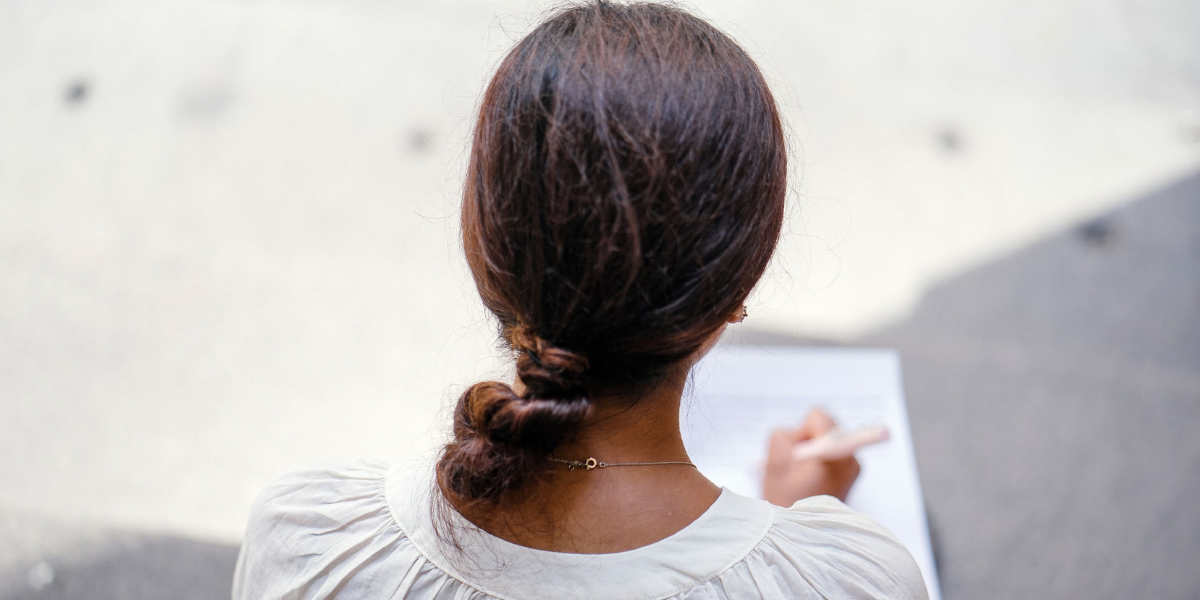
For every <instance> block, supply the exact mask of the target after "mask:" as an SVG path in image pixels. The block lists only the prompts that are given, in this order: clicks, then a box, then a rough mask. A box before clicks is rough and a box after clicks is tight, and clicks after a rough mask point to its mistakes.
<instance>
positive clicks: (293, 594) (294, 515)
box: [233, 464, 927, 600]
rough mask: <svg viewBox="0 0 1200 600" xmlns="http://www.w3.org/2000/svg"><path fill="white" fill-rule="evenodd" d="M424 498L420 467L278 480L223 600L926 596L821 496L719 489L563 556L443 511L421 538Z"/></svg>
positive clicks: (426, 521)
mask: <svg viewBox="0 0 1200 600" xmlns="http://www.w3.org/2000/svg"><path fill="white" fill-rule="evenodd" d="M433 489H434V487H433V478H432V469H420V470H413V469H404V468H397V469H389V468H388V467H386V466H384V465H378V464H360V465H329V466H314V467H306V468H302V469H298V470H295V471H292V472H291V473H289V474H287V475H285V476H283V477H282V478H280V479H279V480H277V481H276V482H275V483H273V484H272V485H271V486H270V487H268V488H267V489H266V490H265V491H264V492H263V493H262V494H261V495H260V496H259V498H258V501H257V502H256V503H255V505H254V509H253V512H252V514H251V517H250V523H249V527H248V528H247V531H246V539H245V542H244V543H243V545H242V551H241V555H240V556H239V557H238V563H237V572H236V574H235V575H234V581H233V599H234V600H252V599H253V600H262V599H275V598H281V599H282V598H286V599H293V598H297V599H298V598H355V599H358V598H371V599H375V598H378V599H383V598H392V599H399V598H406V599H419V600H435V599H436V600H466V599H473V600H474V599H478V600H483V599H491V598H498V599H505V600H541V599H547V600H549V599H553V600H561V599H565V598H572V599H580V600H589V599H594V600H662V599H667V598H672V599H680V600H717V599H721V600H725V599H737V600H747V599H751V598H814V599H815V598H889V599H908V598H914V599H925V598H927V595H926V591H925V585H924V583H923V582H922V580H921V574H920V572H919V571H918V570H917V565H916V563H915V562H914V561H913V559H912V556H911V555H910V554H909V553H908V551H907V550H905V549H904V547H903V546H901V545H900V543H899V542H897V541H896V539H895V538H894V537H892V536H891V535H890V534H889V533H888V532H887V531H886V530H885V529H883V528H882V527H880V526H879V525H878V524H877V523H875V522H874V521H872V520H871V519H870V518H868V517H866V516H864V515H862V514H859V513H856V512H854V511H852V510H850V509H849V508H846V506H845V505H844V504H842V503H841V502H839V501H838V500H836V499H834V498H832V497H829V496H818V497H815V498H808V499H805V500H801V501H800V502H797V503H796V504H795V505H793V506H792V507H791V508H787V509H784V508H778V507H775V506H773V505H771V504H768V503H767V502H764V501H762V500H753V499H750V498H746V497H744V496H739V495H737V494H735V493H733V492H731V491H729V490H728V489H725V490H722V491H721V495H720V497H718V498H717V501H716V502H715V503H713V505H712V507H710V508H709V509H708V510H707V511H706V512H705V513H704V514H703V515H701V516H700V518H698V519H696V521H694V522H693V523H691V524H690V525H688V526H687V527H685V528H683V529H682V530H680V531H679V532H677V533H675V534H674V535H671V536H670V537H668V538H666V539H663V540H660V541H658V542H655V543H653V544H650V545H648V546H643V547H641V548H637V549H635V550H629V551H626V552H617V553H613V554H569V553H561V552H548V551H545V550H534V549H532V548H526V547H524V546H518V545H515V544H512V543H510V542H507V541H504V540H502V539H500V538H497V537H495V536H492V535H490V534H488V533H487V532H485V531H483V530H481V529H479V528H478V527H475V526H474V525H472V524H471V523H470V522H469V521H467V520H466V519H465V518H463V517H462V516H461V515H459V514H458V513H457V512H455V511H453V510H449V511H446V512H448V513H449V515H446V516H444V517H443V518H448V519H449V521H448V522H449V523H450V526H451V528H452V529H453V532H452V533H453V536H452V541H453V542H454V543H456V544H457V547H455V546H454V545H451V543H450V542H447V541H445V540H446V538H447V536H445V535H444V534H445V531H435V529H434V524H435V523H438V522H439V521H436V520H435V518H434V515H433V514H432V513H431V506H432V505H433V502H432V498H433V497H434V496H433V494H434V493H435V492H434V491H433ZM441 529H442V527H439V530H441ZM439 533H442V534H443V535H439Z"/></svg>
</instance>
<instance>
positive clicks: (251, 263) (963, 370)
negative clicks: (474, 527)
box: [0, 0, 1200, 600]
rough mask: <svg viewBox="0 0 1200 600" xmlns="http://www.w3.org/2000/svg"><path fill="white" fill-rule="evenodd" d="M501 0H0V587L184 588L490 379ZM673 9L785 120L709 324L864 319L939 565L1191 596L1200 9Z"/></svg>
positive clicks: (814, 326) (839, 332) (857, 334)
mask: <svg viewBox="0 0 1200 600" xmlns="http://www.w3.org/2000/svg"><path fill="white" fill-rule="evenodd" d="M539 6H544V5H530V4H528V3H526V2H523V1H519V0H513V1H512V2H509V3H496V2H488V3H484V2H477V1H474V0H454V1H451V0H446V1H444V2H437V3H406V4H402V3H388V2H377V1H374V0H346V1H339V2H328V1H324V0H312V1H308V2H294V1H290V0H289V1H274V0H264V1H262V2H254V3H248V2H241V1H239V0H214V1H207V0H204V1H201V0H179V1H177V2H160V1H158V0H105V1H100V2H95V1H90V0H89V1H82V0H63V1H62V2H54V3H34V2H26V1H23V0H0V600H4V599H8V598H76V597H88V598H96V599H104V598H114V599H115V598H122V599H126V598H127V599H133V600H137V599H142V598H146V599H149V598H167V597H169V598H179V597H183V598H190V597H195V598H218V597H224V596H225V595H227V594H228V585H229V580H230V574H231V572H232V568H233V561H234V558H235V556H236V551H237V545H238V539H239V536H240V532H241V529H242V527H243V524H244V519H245V514H246V510H247V508H248V506H249V504H250V502H251V500H252V498H253V497H254V495H255V493H256V492H257V490H259V489H261V487H262V486H263V485H264V484H265V483H266V482H267V481H269V480H270V479H271V478H273V477H274V476H275V475H276V474H277V473H279V472H280V471H281V470H283V469H285V468H287V467H290V466H292V465H295V464H298V463H304V462H311V461H317V460H346V459H355V458H358V457H360V456H364V455H365V456H370V457H375V458H382V459H385V460H387V459H402V458H411V457H417V456H428V455H429V453H430V449H431V448H432V447H434V446H435V445H436V443H437V441H438V439H439V436H440V435H442V433H441V432H442V431H444V427H443V425H444V423H445V405H446V402H447V401H448V400H449V399H450V398H452V397H453V396H454V395H455V392H456V390H459V389H461V386H463V385H464V384H466V383H469V382H472V381H476V380H478V379H479V378H480V377H484V376H496V375H503V374H504V365H503V363H502V361H500V360H499V359H498V357H497V356H496V352H495V350H494V348H493V346H492V343H493V342H492V339H491V335H492V330H491V326H490V325H489V323H488V322H487V321H486V319H484V317H483V314H482V310H481V308H480V307H479V305H478V301H477V299H476V298H475V297H474V295H473V290H472V289H471V286H470V282H469V278H467V276H466V275H465V273H464V270H463V265H462V261H461V259H460V257H459V256H458V251H457V248H456V245H455V240H456V235H457V232H456V229H455V224H454V213H455V208H456V194H457V190H458V178H459V173H460V170H461V158H462V152H463V148H464V144H465V141H466V139H467V134H468V127H469V123H470V115H471V107H472V106H473V104H474V102H475V98H476V95H477V94H478V91H479V89H480V88H481V86H482V84H483V81H484V80H485V78H486V76H487V74H488V72H489V69H490V66H491V65H492V64H494V61H495V60H496V59H497V58H498V57H499V56H500V54H501V53H502V52H503V50H504V49H505V48H506V47H507V46H508V44H510V43H511V41H512V40H513V39H514V38H515V37H516V36H517V35H519V34H520V32H521V31H523V30H524V29H525V28H526V27H527V26H528V24H529V23H531V22H532V21H534V20H536V18H537V15H538V14H539V10H540V9H539V8H538V7H539ZM697 9H698V10H699V11H700V12H701V13H702V14H705V15H707V16H709V17H710V18H712V19H713V20H715V21H716V22H717V23H718V24H719V25H721V26H723V27H725V28H727V29H728V30H730V31H731V32H732V33H733V34H734V35H735V36H736V37H738V39H739V40H741V41H742V42H743V43H745V44H746V45H747V47H748V48H749V49H750V51H751V53H752V54H753V55H754V56H755V57H756V58H757V59H758V60H759V61H760V63H761V64H762V65H763V67H764V69H765V71H766V72H767V75H768V77H769V78H770V79H771V81H772V85H773V86H774V88H775V89H776V91H777V93H778V95H779V99H780V102H781V105H782V107H783V111H784V114H785V117H786V119H787V121H788V123H789V126H790V127H791V129H792V140H793V145H794V146H795V148H794V153H793V159H794V160H793V164H794V165H795V167H796V169H795V172H794V173H793V176H794V179H793V181H794V182H795V188H796V189H795V198H794V199H795V203H794V204H793V206H794V208H793V211H792V214H791V215H790V217H789V222H788V226H787V231H786V232H785V236H784V239H783V242H782V245H781V249H780V254H779V259H778V260H777V261H776V264H775V265H774V266H773V267H772V270H771V271H770V272H769V273H768V275H767V277H766V280H765V281H764V284H763V287H762V290H761V291H760V292H759V293H758V295H757V296H756V297H755V298H754V301H753V302H752V307H751V312H752V318H751V320H750V321H749V322H748V324H747V325H746V327H754V328H757V329H756V330H755V331H753V332H750V333H749V334H748V337H749V338H750V339H751V340H757V341H772V340H773V341H777V342H782V343H797V341H803V340H810V341H811V340H822V341H821V342H820V343H843V344H863V345H872V346H874V345H889V346H896V347H898V348H900V350H901V353H902V357H903V359H904V361H905V368H906V375H907V385H908V397H909V403H910V410H911V413H912V419H913V431H914V437H915V440H916V445H917V452H918V460H919V466H920V468H921V472H922V477H923V482H924V486H925V493H926V497H927V499H928V503H929V508H930V514H931V517H932V519H933V525H934V533H935V536H936V538H937V542H938V550H939V559H940V561H941V571H942V577H943V583H944V588H945V589H944V591H945V596H946V597H947V598H950V599H951V600H957V599H962V598H1001V597H1014V596H1035V597H1054V598H1074V597H1079V596H1091V597H1099V598H1106V597H1128V596H1141V597H1162V598H1186V597H1196V596H1197V595H1198V594H1200V583H1198V582H1197V579H1196V574H1195V572H1194V570H1192V569H1190V568H1189V565H1191V564H1194V563H1196V562H1197V559H1198V558H1200V557H1198V556H1197V548H1200V539H1198V536H1197V528H1198V525H1197V512H1196V509H1195V508H1194V506H1195V505H1196V504H1197V503H1196V502H1195V501H1194V498H1195V497H1196V496H1197V492H1198V491H1200V490H1198V489H1197V482H1198V481H1200V466H1198V463H1197V460H1198V459H1197V455H1198V452H1197V448H1198V446H1197V442H1196V438H1195V436H1194V435H1193V434H1192V432H1193V431H1195V430H1197V425H1200V423H1197V406H1200V382H1198V375H1197V369H1200V354H1198V350H1197V345H1198V344H1200V341H1198V340H1200V332H1198V330H1197V328H1198V318H1200V317H1198V311H1200V299H1198V295H1197V294H1198V293H1200V292H1198V291H1197V285H1198V284H1197V273H1200V268H1197V267H1198V266H1200V265H1197V262H1198V260H1200V259H1198V258H1197V257H1198V256H1200V241H1198V240H1197V237H1196V236H1197V232H1198V231H1200V222H1198V217H1197V211H1198V210H1200V209H1198V200H1197V193H1198V192H1197V188H1198V186H1200V184H1198V183H1197V176H1196V173H1197V172H1198V171H1200V143H1198V142H1200V35H1196V34H1197V31H1196V26H1197V24H1198V23H1200V13H1198V12H1197V10H1198V9H1200V5H1197V4H1196V3H1194V2H1189V1H1187V0H1154V1H1153V2H1150V3H1145V2H1137V3H1134V2H1131V1H1129V0H1097V1H1095V2H1089V3H1068V2H1034V3H1029V2H1021V1H1018V0H972V1H971V2H962V3H954V4H946V3H942V2H934V1H926V0H921V1H918V2H912V3H907V4H905V5H903V6H900V5H896V4H895V3H891V2H887V1H886V0H855V1H852V2H838V3H823V2H812V1H807V0H801V1H797V2H772V1H763V2H741V1H717V0H713V1H706V2H699V3H698V6H697Z"/></svg>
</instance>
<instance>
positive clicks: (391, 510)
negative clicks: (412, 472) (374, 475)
mask: <svg viewBox="0 0 1200 600" xmlns="http://www.w3.org/2000/svg"><path fill="white" fill-rule="evenodd" d="M402 468H403V467H393V468H392V469H390V470H385V471H384V473H383V476H382V477H380V478H379V485H380V488H381V489H380V492H381V493H382V494H383V504H384V506H385V507H386V508H387V511H388V518H389V519H390V520H391V521H392V524H393V525H395V526H396V529H398V530H400V533H403V534H404V538H405V539H407V540H408V543H410V544H412V546H413V548H415V549H416V551H417V553H418V554H420V555H421V556H422V557H424V558H425V560H427V561H429V563H430V564H432V565H433V566H434V567H437V569H438V570H439V571H441V572H442V573H444V574H445V575H446V576H447V577H449V578H451V579H454V580H455V581H458V582H459V583H461V584H463V585H465V586H467V587H469V588H471V589H473V590H475V591H477V592H480V593H482V594H486V595H488V596H491V597H493V598H498V599H499V600H518V599H517V598H513V597H509V596H505V595H502V594H497V593H496V592H493V591H491V590H488V589H485V588H483V587H481V586H478V585H476V584H474V583H472V582H470V581H467V580H466V578H464V577H462V576H461V575H459V574H458V573H456V572H455V571H454V570H453V569H448V568H446V566H445V565H443V564H442V563H440V562H438V561H437V560H434V559H433V557H432V556H430V553H429V552H426V551H425V549H424V548H422V547H421V545H420V544H418V543H417V541H416V540H415V539H413V536H412V534H411V533H409V532H408V530H406V529H405V528H404V526H403V525H401V524H400V519H399V517H397V516H396V509H395V507H393V506H392V499H391V498H390V497H389V496H388V493H387V490H388V485H387V481H388V478H389V477H391V476H392V475H393V474H394V473H397V472H399V471H400V470H401V469H402Z"/></svg>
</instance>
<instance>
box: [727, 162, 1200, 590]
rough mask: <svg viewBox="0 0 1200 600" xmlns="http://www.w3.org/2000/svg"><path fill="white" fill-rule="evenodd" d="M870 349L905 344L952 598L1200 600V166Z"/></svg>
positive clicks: (1041, 248) (946, 287) (1006, 265)
mask: <svg viewBox="0 0 1200 600" xmlns="http://www.w3.org/2000/svg"><path fill="white" fill-rule="evenodd" d="M747 342H749V343H760V344H767V343H780V342H781V340H780V339H777V338H772V339H766V338H764V339H762V340H759V339H755V338H754V336H750V339H748V340H747ZM744 343H745V342H744ZM793 343H807V341H805V340H794V341H793ZM855 344H856V345H864V346H885V347H895V348H897V349H899V351H900V354H901V357H902V360H903V364H904V373H905V387H906V392H907V397H908V405H909V414H910V417H911V419H912V428H913V437H914V443H915V445H916V452H917V461H918V465H919V469H920V472H921V479H922V485H923V488H924V491H925V498H926V502H927V504H928V507H929V512H930V518H931V521H932V522H933V523H934V529H935V530H934V532H933V533H934V534H935V536H936V542H937V546H938V548H937V549H936V550H937V554H938V562H939V570H940V576H941V579H942V587H943V592H944V594H945V597H946V598H947V599H948V600H964V599H991V598H996V599H999V598H1093V599H1104V598H1114V599H1115V598H1133V597H1138V598H1159V599H1164V598H1196V597H1198V596H1200V569H1197V568H1196V564H1197V562H1196V561H1197V558H1198V552H1200V502H1197V500H1196V499H1197V498H1200V435H1197V432H1200V173H1198V174H1193V175H1192V176H1189V177H1187V178H1184V179H1182V180H1180V181H1178V182H1176V183H1174V184H1172V185H1170V186H1169V187H1167V188H1165V189H1162V190H1159V191H1156V192H1153V193H1150V194H1148V195H1146V196H1144V197H1142V198H1139V199H1137V200H1135V201H1133V202H1130V203H1128V204H1126V205H1124V206H1122V207H1121V208H1119V209H1117V210H1114V211H1112V212H1111V213H1109V214H1106V215H1104V216H1102V217H1101V218H1098V219H1095V220H1093V221H1090V222H1088V223H1083V224H1081V225H1080V226H1079V227H1077V228H1075V229H1072V230H1069V231H1063V232H1061V233H1059V234H1057V235H1054V236H1051V237H1050V238H1048V239H1045V240H1043V241H1041V242H1039V243H1037V244H1035V245H1032V246H1030V247H1027V248H1025V249H1023V250H1021V251H1019V252H1016V253H1014V254H1012V255H1009V256H1007V257H1004V258H1002V259H999V260H996V261H994V262H992V263H990V264H987V265H985V266H983V267H981V268H978V269H975V270H973V271H970V272H968V273H965V274H963V275H961V276H958V277H955V278H952V279H950V280H948V281H945V282H943V283H942V284H940V285H938V286H936V287H935V288H933V289H932V290H930V291H929V293H928V294H927V295H926V296H925V298H923V300H922V302H921V304H920V305H919V307H918V309H917V310H916V312H915V313H914V314H913V315H911V317H909V318H908V319H906V320H905V321H903V322H901V323H898V324H896V325H894V326H892V327H889V328H887V329H885V330H883V331H880V332H877V333H875V334H872V335H869V336H866V337H865V338H863V339H861V340H856V342H855Z"/></svg>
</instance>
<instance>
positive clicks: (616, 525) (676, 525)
mask: <svg viewBox="0 0 1200 600" xmlns="http://www.w3.org/2000/svg"><path fill="white" fill-rule="evenodd" d="M685 377H686V373H683V374H680V375H679V376H677V377H671V378H668V380H667V381H664V382H663V383H662V384H661V385H659V386H658V387H657V388H655V389H654V390H652V391H651V392H650V393H648V394H645V395H643V396H641V397H640V398H639V399H638V400H637V402H635V403H632V404H631V403H630V402H629V401H628V399H627V398H621V397H617V396H609V397H604V396H600V397H598V398H594V399H593V403H594V406H595V412H594V413H593V415H592V417H591V418H590V419H589V420H588V423H586V424H585V426H584V427H583V428H582V429H581V430H580V431H579V433H578V434H577V435H576V436H575V437H574V438H573V439H572V440H571V441H570V442H569V443H566V444H563V445H562V446H561V447H559V448H558V449H557V450H555V451H554V453H553V455H552V456H554V457H555V458H561V459H566V460H587V459H588V458H595V459H596V460H598V461H601V462H606V463H625V462H660V461H687V460H688V456H687V451H686V450H685V448H684V445H683V437H682V435H681V434H680V430H679V407H680V398H681V397H682V395H683V387H684V381H685ZM719 495H720V489H719V488H718V487H717V486H715V485H713V483H712V482H710V481H708V479H706V478H705V477H704V476H703V475H701V474H700V472H699V471H697V470H696V469H695V468H693V467H690V466H687V465H652V466H626V467H610V468H606V469H594V470H591V471H587V470H581V469H577V470H569V469H568V468H567V467H566V466H565V465H562V466H561V468H556V469H554V471H553V473H552V474H551V475H550V476H549V477H547V478H545V479H544V480H540V481H537V482H536V483H534V484H533V485H532V486H530V489H529V490H528V491H527V492H526V493H523V494H522V495H521V499H520V500H518V501H513V502H507V503H504V504H502V505H500V506H497V507H494V508H489V509H488V510H486V511H485V510H475V511H471V510H467V511H464V514H465V516H466V517H467V518H468V519H469V520H471V521H472V522H474V523H475V524H476V525H479V526H480V527H482V528H483V529H484V530H486V531H488V532H489V533H491V534H493V535H496V536H499V537H501V538H504V539H506V540H508V541H510V542H514V543H517V544H520V545H522V546H529V547H532V548H538V549H542V550H553V551H558V552H576V553H586V554H599V553H608V552H621V551H624V550H631V549H633V548H639V547H641V546H645V545H648V544H651V543H653V542H656V541H658V540H661V539H663V538H666V537H668V536H670V535H671V534H673V533H675V532H677V531H679V530H680V529H683V528H684V527H686V526H687V525H688V524H690V523H691V522H692V521H694V520H696V518H698V517H699V516H700V515H701V514H703V513H704V511H705V510H707V509H708V507H709V506H711V505H712V503H713V502H714V501H716V499H717V496H719Z"/></svg>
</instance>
